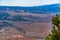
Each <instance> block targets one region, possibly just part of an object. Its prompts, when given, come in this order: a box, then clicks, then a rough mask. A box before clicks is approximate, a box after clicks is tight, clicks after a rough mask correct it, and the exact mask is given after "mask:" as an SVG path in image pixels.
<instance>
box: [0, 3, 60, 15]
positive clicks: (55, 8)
mask: <svg viewBox="0 0 60 40" xmlns="http://www.w3.org/2000/svg"><path fill="white" fill-rule="evenodd" d="M0 10H12V11H15V12H28V13H38V14H41V13H42V14H45V13H46V14H47V13H49V14H50V13H57V12H60V4H51V5H44V6H33V7H21V6H0Z"/></svg>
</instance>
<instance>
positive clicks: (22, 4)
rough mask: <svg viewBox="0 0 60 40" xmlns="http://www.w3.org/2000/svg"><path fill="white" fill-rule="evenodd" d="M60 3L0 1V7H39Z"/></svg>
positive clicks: (25, 0) (42, 0)
mask: <svg viewBox="0 0 60 40" xmlns="http://www.w3.org/2000/svg"><path fill="white" fill-rule="evenodd" d="M56 3H60V1H59V0H0V5H7V6H39V5H47V4H56Z"/></svg>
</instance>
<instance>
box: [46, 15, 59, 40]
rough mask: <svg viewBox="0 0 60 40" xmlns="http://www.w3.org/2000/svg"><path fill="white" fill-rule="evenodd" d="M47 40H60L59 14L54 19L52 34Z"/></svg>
mask: <svg viewBox="0 0 60 40" xmlns="http://www.w3.org/2000/svg"><path fill="white" fill-rule="evenodd" d="M46 40H60V16H58V15H57V14H56V16H55V17H53V18H52V30H51V34H49V35H48V36H47V37H46Z"/></svg>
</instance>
